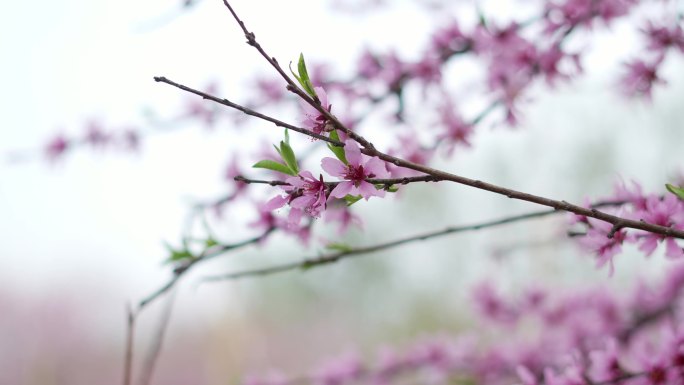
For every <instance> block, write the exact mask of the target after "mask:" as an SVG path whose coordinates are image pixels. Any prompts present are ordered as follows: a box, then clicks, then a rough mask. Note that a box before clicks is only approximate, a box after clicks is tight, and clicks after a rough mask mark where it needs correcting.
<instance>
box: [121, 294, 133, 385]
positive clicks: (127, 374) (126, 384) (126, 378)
mask: <svg viewBox="0 0 684 385" xmlns="http://www.w3.org/2000/svg"><path fill="white" fill-rule="evenodd" d="M135 317H136V313H134V312H133V309H132V308H131V306H130V304H129V305H128V306H126V348H125V353H124V374H123V385H131V378H132V375H133V341H134V340H135Z"/></svg>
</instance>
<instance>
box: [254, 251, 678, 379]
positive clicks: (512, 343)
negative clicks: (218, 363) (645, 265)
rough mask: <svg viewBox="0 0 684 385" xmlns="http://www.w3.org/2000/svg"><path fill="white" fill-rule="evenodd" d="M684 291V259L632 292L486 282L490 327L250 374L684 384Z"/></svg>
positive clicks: (478, 300) (479, 291) (481, 304)
mask: <svg viewBox="0 0 684 385" xmlns="http://www.w3.org/2000/svg"><path fill="white" fill-rule="evenodd" d="M682 289H684V267H683V266H682V265H681V264H679V265H677V266H676V268H674V269H672V270H671V272H670V273H669V274H667V276H666V277H665V279H664V280H663V282H661V283H660V284H656V285H646V284H642V285H640V286H638V287H637V288H636V290H635V291H634V292H633V293H631V294H630V295H628V296H619V295H616V294H613V293H611V292H610V291H607V290H606V289H605V288H603V287H596V288H590V289H585V290H583V291H578V292H570V293H566V294H559V293H558V292H557V291H556V289H554V290H542V289H540V288H538V287H537V288H530V289H528V290H525V291H523V292H522V294H521V295H520V296H519V298H518V299H511V298H505V297H504V296H501V295H500V294H499V293H497V292H496V290H495V289H494V288H493V287H492V286H491V285H490V284H489V283H483V284H481V285H479V286H477V287H476V288H475V290H474V292H473V298H474V302H475V305H476V306H477V308H479V310H480V317H481V318H480V319H479V320H478V324H479V325H481V326H483V328H482V329H479V330H474V331H472V332H468V333H465V332H464V333H463V334H461V335H459V336H457V337H455V338H454V337H445V336H438V337H436V338H426V339H424V340H422V341H419V342H418V343H416V344H414V345H413V346H409V347H408V348H403V349H389V348H388V349H385V350H382V351H381V352H380V354H379V356H378V357H377V358H376V359H375V360H368V359H365V360H364V359H363V358H362V357H361V356H359V355H353V354H346V355H343V356H341V357H340V358H338V359H334V360H330V361H328V362H325V363H324V364H323V365H322V366H320V367H318V368H316V369H314V370H312V371H311V372H310V373H309V374H308V375H306V376H300V377H288V376H286V375H283V374H278V373H271V374H270V375H267V376H264V375H253V376H247V377H246V378H245V380H244V381H243V384H245V385H286V384H291V383H292V381H297V383H311V384H316V385H344V384H383V385H390V384H404V383H430V384H449V383H477V384H501V385H504V384H522V385H542V384H546V385H592V384H598V383H601V384H625V385H628V384H629V385H631V384H634V385H636V384H644V385H670V384H673V385H674V384H681V383H682V381H684V319H683V318H682V314H681V311H679V306H680V304H681V303H682V299H683V294H684V293H683V292H682ZM485 330H486V333H485ZM504 336H505V338H501V337H504ZM492 337H494V338H492ZM373 361H374V363H369V362H373Z"/></svg>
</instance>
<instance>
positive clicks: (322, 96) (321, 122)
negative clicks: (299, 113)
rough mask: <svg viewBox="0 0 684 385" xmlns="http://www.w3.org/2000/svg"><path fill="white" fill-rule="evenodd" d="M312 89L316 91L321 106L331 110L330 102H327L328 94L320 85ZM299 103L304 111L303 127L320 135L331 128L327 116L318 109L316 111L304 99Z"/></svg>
mask: <svg viewBox="0 0 684 385" xmlns="http://www.w3.org/2000/svg"><path fill="white" fill-rule="evenodd" d="M314 90H315V91H316V95H318V99H319V100H320V102H321V106H322V107H323V108H324V109H325V110H326V111H328V112H330V111H331V110H332V105H330V103H329V102H328V94H327V93H326V92H325V90H324V89H323V88H321V87H316V88H314ZM300 104H301V107H302V110H303V112H304V118H303V119H302V125H303V126H304V127H305V128H308V129H309V130H311V131H312V132H314V133H316V134H321V135H322V134H323V133H325V132H329V131H331V130H332V129H333V127H332V125H331V124H330V122H329V121H328V118H326V117H325V115H323V114H321V112H320V111H318V110H317V109H315V108H314V107H313V106H311V105H309V104H308V103H305V102H304V101H302V102H301V103H300Z"/></svg>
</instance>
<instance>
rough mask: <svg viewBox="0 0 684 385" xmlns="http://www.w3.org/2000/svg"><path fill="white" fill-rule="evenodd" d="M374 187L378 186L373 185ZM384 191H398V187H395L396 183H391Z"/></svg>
mask: <svg viewBox="0 0 684 385" xmlns="http://www.w3.org/2000/svg"><path fill="white" fill-rule="evenodd" d="M375 187H378V186H375ZM380 188H383V186H380ZM385 191H387V192H390V193H395V192H397V191H399V187H397V186H396V185H391V186H389V187H388V188H386V189H385Z"/></svg>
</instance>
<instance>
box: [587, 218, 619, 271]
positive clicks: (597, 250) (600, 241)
mask: <svg viewBox="0 0 684 385" xmlns="http://www.w3.org/2000/svg"><path fill="white" fill-rule="evenodd" d="M587 221H588V224H589V226H590V227H589V228H588V229H587V234H586V235H585V236H584V237H582V238H581V239H580V244H581V245H582V246H584V247H585V248H586V249H587V250H589V251H591V252H593V253H594V254H595V255H596V267H598V268H600V267H602V266H603V265H605V264H606V263H608V266H609V274H610V275H613V272H614V271H615V267H614V265H613V257H614V256H615V255H617V254H619V253H620V252H621V251H622V243H623V242H624V241H625V240H626V239H627V238H628V235H627V232H626V231H625V230H622V229H621V230H618V231H616V232H615V233H614V234H613V237H612V238H608V234H610V232H611V230H612V229H613V225H612V224H610V223H608V222H604V221H600V220H597V219H594V218H587ZM630 239H631V237H630Z"/></svg>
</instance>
